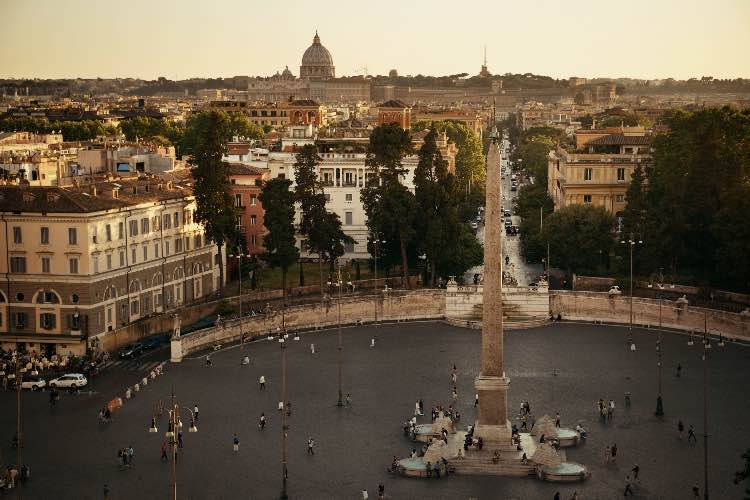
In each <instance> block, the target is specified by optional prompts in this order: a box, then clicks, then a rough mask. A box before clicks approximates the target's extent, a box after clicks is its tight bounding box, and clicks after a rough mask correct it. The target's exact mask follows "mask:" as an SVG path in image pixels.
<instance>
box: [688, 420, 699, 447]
mask: <svg viewBox="0 0 750 500" xmlns="http://www.w3.org/2000/svg"><path fill="white" fill-rule="evenodd" d="M691 439H692V440H693V442H694V443H697V442H698V438H696V437H695V428H694V427H693V424H690V428H689V429H688V443H689V442H690V440H691Z"/></svg>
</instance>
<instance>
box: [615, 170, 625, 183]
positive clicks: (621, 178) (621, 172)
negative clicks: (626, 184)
mask: <svg viewBox="0 0 750 500" xmlns="http://www.w3.org/2000/svg"><path fill="white" fill-rule="evenodd" d="M617 180H618V181H624V180H625V169H624V168H618V169H617Z"/></svg>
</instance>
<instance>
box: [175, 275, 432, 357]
mask: <svg viewBox="0 0 750 500" xmlns="http://www.w3.org/2000/svg"><path fill="white" fill-rule="evenodd" d="M338 306H339V304H338V299H337V298H333V299H332V300H326V301H325V302H320V303H314V304H304V305H299V306H290V307H288V308H286V309H285V310H284V311H283V312H282V311H275V312H274V313H272V314H271V315H268V316H266V315H260V316H252V317H244V318H242V319H234V320H229V321H226V322H224V323H223V324H222V325H221V326H220V327H214V328H207V329H204V330H199V331H197V332H195V333H191V334H188V335H183V336H182V337H180V338H179V339H176V340H172V361H173V362H179V361H181V360H182V357H183V356H186V355H188V354H190V353H192V352H195V351H199V350H202V349H205V348H207V347H209V346H211V345H213V344H214V343H217V342H218V343H224V342H231V341H236V340H239V338H240V326H241V327H242V333H243V334H244V335H245V338H246V339H248V338H250V339H252V338H257V337H262V336H265V335H268V333H269V332H274V331H278V330H280V329H281V328H282V326H283V327H286V329H287V331H299V330H314V329H319V328H325V327H331V326H335V325H337V324H338V311H339V307H338ZM443 317H445V291H444V290H437V289H428V290H417V291H401V290H394V291H388V292H379V293H378V294H377V295H366V296H361V295H360V296H348V297H347V296H344V297H342V299H341V323H342V324H355V323H359V322H363V323H370V322H374V321H409V320H418V319H442V318H443Z"/></svg>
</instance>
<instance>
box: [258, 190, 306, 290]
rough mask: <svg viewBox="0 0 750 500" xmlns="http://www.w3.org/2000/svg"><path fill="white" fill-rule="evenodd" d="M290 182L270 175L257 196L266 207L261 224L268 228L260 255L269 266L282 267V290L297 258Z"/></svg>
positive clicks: (297, 251)
mask: <svg viewBox="0 0 750 500" xmlns="http://www.w3.org/2000/svg"><path fill="white" fill-rule="evenodd" d="M291 185H292V181H291V180H289V179H281V178H278V177H277V178H274V179H270V180H269V181H267V182H266V183H265V185H264V186H263V189H262V191H261V193H260V196H259V199H260V202H261V203H262V204H263V209H264V211H265V214H264V215H263V224H264V225H265V226H266V230H267V231H268V232H267V233H266V235H265V236H264V238H263V246H264V247H265V249H266V251H265V253H264V254H263V259H264V260H265V261H266V262H268V263H269V264H270V265H271V267H280V268H281V276H282V288H283V290H284V293H286V278H287V271H288V270H289V267H290V266H291V265H292V264H294V263H295V262H296V261H297V259H299V250H298V249H297V247H296V245H295V237H294V192H293V191H292V190H291V189H290V187H291Z"/></svg>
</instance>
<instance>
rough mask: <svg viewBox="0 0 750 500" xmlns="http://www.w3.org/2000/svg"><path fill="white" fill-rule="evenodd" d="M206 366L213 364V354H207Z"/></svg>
mask: <svg viewBox="0 0 750 500" xmlns="http://www.w3.org/2000/svg"><path fill="white" fill-rule="evenodd" d="M206 366H211V355H210V354H206Z"/></svg>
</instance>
